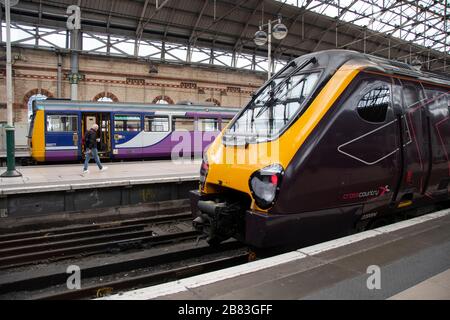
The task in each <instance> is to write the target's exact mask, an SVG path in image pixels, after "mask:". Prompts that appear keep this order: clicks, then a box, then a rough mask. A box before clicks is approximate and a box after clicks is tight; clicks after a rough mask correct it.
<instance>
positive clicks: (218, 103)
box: [206, 98, 220, 107]
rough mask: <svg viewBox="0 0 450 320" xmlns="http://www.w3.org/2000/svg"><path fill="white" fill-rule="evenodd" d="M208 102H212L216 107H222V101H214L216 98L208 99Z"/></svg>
mask: <svg viewBox="0 0 450 320" xmlns="http://www.w3.org/2000/svg"><path fill="white" fill-rule="evenodd" d="M206 102H212V103H214V106H216V107H220V101H219V100H217V99H214V98H208V99H206Z"/></svg>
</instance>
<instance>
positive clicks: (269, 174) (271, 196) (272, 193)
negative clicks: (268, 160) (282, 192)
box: [249, 164, 284, 209]
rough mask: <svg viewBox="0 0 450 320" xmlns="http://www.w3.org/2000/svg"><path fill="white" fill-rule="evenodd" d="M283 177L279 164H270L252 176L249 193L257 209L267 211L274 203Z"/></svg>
mask: <svg viewBox="0 0 450 320" xmlns="http://www.w3.org/2000/svg"><path fill="white" fill-rule="evenodd" d="M283 175H284V170H283V167H282V166H281V165H279V164H272V165H270V166H268V167H265V168H262V169H261V170H258V171H256V172H255V173H253V174H252V176H251V177H250V182H249V183H250V191H251V192H252V195H253V198H254V199H255V202H256V204H257V205H258V207H260V208H261V209H268V208H270V207H271V206H272V205H273V204H274V203H275V199H276V196H277V194H278V190H279V189H280V184H281V180H282V178H283Z"/></svg>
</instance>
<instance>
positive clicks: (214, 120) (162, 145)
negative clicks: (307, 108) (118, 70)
mask: <svg viewBox="0 0 450 320" xmlns="http://www.w3.org/2000/svg"><path fill="white" fill-rule="evenodd" d="M237 111H238V109H236V108H221V107H214V106H195V105H163V104H152V105H148V104H135V103H134V104H131V103H107V102H81V101H62V100H44V101H35V102H34V106H33V115H32V119H31V124H30V134H29V144H30V150H31V155H32V158H33V159H34V160H35V161H37V162H51V161H74V160H81V159H82V157H83V138H84V134H85V132H86V131H87V130H88V129H89V128H90V127H91V126H92V124H94V123H97V124H98V125H99V132H98V135H99V138H100V139H101V143H100V146H99V154H100V156H101V157H103V158H109V159H141V158H154V157H169V156H171V155H173V153H176V155H177V156H192V155H195V154H199V155H200V156H201V155H202V153H203V151H204V149H205V148H206V147H207V146H208V145H209V144H210V143H211V141H213V140H214V138H215V137H216V136H217V135H218V134H219V132H220V130H221V129H222V128H224V127H225V126H226V125H227V124H228V122H229V121H230V120H231V118H232V117H233V116H234V115H235V114H236V113H237Z"/></svg>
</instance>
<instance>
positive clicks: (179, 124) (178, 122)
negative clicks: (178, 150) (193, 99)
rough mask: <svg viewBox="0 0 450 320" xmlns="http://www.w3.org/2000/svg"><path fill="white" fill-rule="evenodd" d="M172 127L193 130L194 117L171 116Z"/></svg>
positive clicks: (175, 129)
mask: <svg viewBox="0 0 450 320" xmlns="http://www.w3.org/2000/svg"><path fill="white" fill-rule="evenodd" d="M172 128H173V130H174V131H177V130H187V131H195V124H194V118H186V117H173V118H172Z"/></svg>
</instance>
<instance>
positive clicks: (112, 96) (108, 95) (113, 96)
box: [92, 91, 119, 102]
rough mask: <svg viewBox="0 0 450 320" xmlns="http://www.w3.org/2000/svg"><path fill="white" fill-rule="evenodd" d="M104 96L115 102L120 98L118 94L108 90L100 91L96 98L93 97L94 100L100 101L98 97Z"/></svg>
mask: <svg viewBox="0 0 450 320" xmlns="http://www.w3.org/2000/svg"><path fill="white" fill-rule="evenodd" d="M104 97H106V98H110V99H111V100H112V101H113V102H119V99H118V98H117V97H116V95H115V94H113V93H111V92H108V91H103V92H100V93H99V94H97V95H96V96H95V97H94V99H92V101H98V99H101V98H104Z"/></svg>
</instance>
